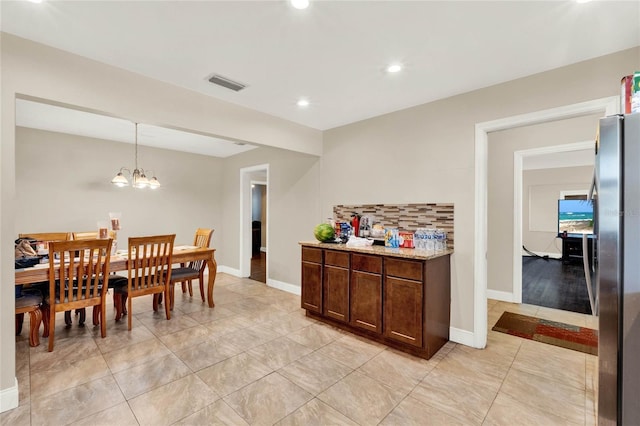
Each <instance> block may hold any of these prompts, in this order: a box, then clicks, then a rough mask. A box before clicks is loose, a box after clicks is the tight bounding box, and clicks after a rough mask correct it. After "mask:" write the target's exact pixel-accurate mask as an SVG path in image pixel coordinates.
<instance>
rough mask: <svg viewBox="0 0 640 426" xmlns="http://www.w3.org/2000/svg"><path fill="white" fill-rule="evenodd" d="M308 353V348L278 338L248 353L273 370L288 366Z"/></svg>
mask: <svg viewBox="0 0 640 426" xmlns="http://www.w3.org/2000/svg"><path fill="white" fill-rule="evenodd" d="M310 352H311V349H309V348H308V347H306V346H303V345H301V344H299V343H296V342H294V341H293V340H291V339H289V338H287V337H279V338H277V339H274V340H271V341H269V342H267V343H265V344H264V345H260V346H256V347H255V348H252V349H250V350H249V351H248V353H249V355H251V356H252V357H254V358H256V359H257V360H258V361H260V362H262V363H263V364H266V365H268V366H269V367H270V368H272V369H274V370H277V369H279V368H282V367H284V366H285V365H289V364H291V363H292V362H293V361H295V360H297V359H298V358H300V357H303V356H305V355H307V354H308V353H310Z"/></svg>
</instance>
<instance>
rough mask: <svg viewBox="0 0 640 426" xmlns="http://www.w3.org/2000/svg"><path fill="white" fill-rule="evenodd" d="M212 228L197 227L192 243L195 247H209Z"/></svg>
mask: <svg viewBox="0 0 640 426" xmlns="http://www.w3.org/2000/svg"><path fill="white" fill-rule="evenodd" d="M213 231H214V229H206V228H198V229H196V235H195V237H194V238H193V245H194V246H197V247H209V244H211V237H212V236H213Z"/></svg>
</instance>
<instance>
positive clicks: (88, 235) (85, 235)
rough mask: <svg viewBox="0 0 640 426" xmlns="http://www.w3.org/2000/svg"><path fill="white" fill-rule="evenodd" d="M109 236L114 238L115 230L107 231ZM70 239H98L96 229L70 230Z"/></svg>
mask: <svg viewBox="0 0 640 426" xmlns="http://www.w3.org/2000/svg"><path fill="white" fill-rule="evenodd" d="M109 238H111V239H112V240H115V239H116V231H109ZM71 239H72V240H96V239H98V231H86V232H72V233H71Z"/></svg>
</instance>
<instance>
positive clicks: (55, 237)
mask: <svg viewBox="0 0 640 426" xmlns="http://www.w3.org/2000/svg"><path fill="white" fill-rule="evenodd" d="M70 236H71V235H70V234H69V233H68V232H32V233H23V234H18V237H19V238H33V239H34V240H36V241H46V242H49V241H68V240H69V237H70Z"/></svg>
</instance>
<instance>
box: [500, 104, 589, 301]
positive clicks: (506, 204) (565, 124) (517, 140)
mask: <svg viewBox="0 0 640 426" xmlns="http://www.w3.org/2000/svg"><path fill="white" fill-rule="evenodd" d="M598 119H599V116H597V115H588V116H584V117H578V118H572V119H567V120H558V121H554V122H551V123H543V124H537V125H533V126H525V127H520V128H517V129H510V130H504V131H500V132H494V133H491V134H490V135H489V165H488V183H489V188H488V200H487V202H488V224H487V232H488V238H487V247H488V250H487V283H488V284H487V288H488V289H489V290H497V291H501V292H507V293H512V292H513V253H514V248H513V205H514V204H513V189H514V188H513V156H514V152H515V151H521V150H527V149H532V148H540V147H545V146H555V145H563V144H569V143H576V142H584V141H589V140H595V133H596V129H597V126H598ZM522 223H523V224H524V223H528V222H524V219H523V222H522ZM528 248H529V249H530V250H531V248H530V247H528Z"/></svg>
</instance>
